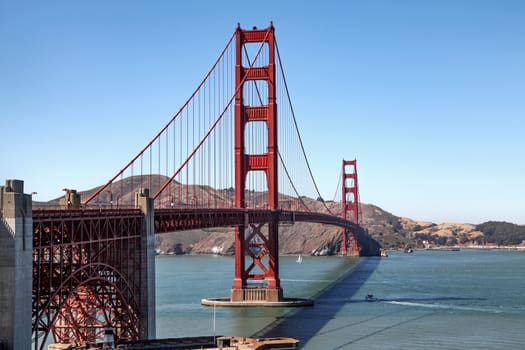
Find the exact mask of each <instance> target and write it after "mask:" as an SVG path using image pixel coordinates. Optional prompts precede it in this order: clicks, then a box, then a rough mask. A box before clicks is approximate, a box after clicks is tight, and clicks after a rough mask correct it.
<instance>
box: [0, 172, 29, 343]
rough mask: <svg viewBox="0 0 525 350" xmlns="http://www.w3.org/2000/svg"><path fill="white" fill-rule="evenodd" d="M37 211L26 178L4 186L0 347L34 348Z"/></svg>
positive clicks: (0, 197)
mask: <svg viewBox="0 0 525 350" xmlns="http://www.w3.org/2000/svg"><path fill="white" fill-rule="evenodd" d="M32 251H33V214H32V201H31V195H28V194H24V182H23V181H21V180H7V181H6V184H5V186H0V349H2V350H4V349H5V350H12V349H31V335H32V320H31V318H32V316H31V313H32V292H33V291H32V288H33V269H32V267H33V258H32Z"/></svg>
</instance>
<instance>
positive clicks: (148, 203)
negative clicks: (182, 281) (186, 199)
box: [135, 189, 156, 339]
mask: <svg viewBox="0 0 525 350" xmlns="http://www.w3.org/2000/svg"><path fill="white" fill-rule="evenodd" d="M135 206H136V207H137V208H140V209H141V210H142V212H143V213H144V226H143V228H142V242H141V245H142V248H141V258H140V259H141V266H142V269H141V270H142V271H141V275H142V278H143V280H142V287H141V313H142V316H143V317H142V319H141V321H140V336H141V338H142V339H155V338H156V330H155V320H156V315H155V212H154V210H155V209H154V203H153V199H152V198H150V196H149V190H148V189H141V190H140V192H136V193H135Z"/></svg>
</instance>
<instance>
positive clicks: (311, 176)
mask: <svg viewBox="0 0 525 350" xmlns="http://www.w3.org/2000/svg"><path fill="white" fill-rule="evenodd" d="M275 50H276V52H277V59H278V61H279V67H280V69H281V74H282V75H283V83H284V87H285V91H286V96H287V98H288V103H289V105H290V110H291V113H292V117H293V122H294V125H295V130H296V132H297V136H298V137H299V144H300V145H301V150H302V152H303V156H304V159H305V161H306V166H307V167H308V172H309V173H310V178H311V179H312V182H313V184H314V186H315V190H316V192H317V195H318V197H319V198H321V199H322V198H323V197H322V196H321V193H320V191H319V187H318V186H317V183H316V181H315V178H314V175H313V173H312V168H311V167H310V162H309V161H308V157H307V156H306V151H305V149H304V144H303V140H302V138H301V134H300V132H299V126H298V125H297V119H296V118H295V111H294V109H293V105H292V99H291V97H290V91H289V90H288V84H287V82H286V77H285V75H284V68H283V64H282V61H281V54H280V53H279V47H278V45H277V40H275ZM322 203H323V206H324V207H325V209H326V210H327V211H328V212H329V213H330V214H332V215H334V213H332V211H331V210H330V208H328V206H327V205H326V202H325V201H324V200H322Z"/></svg>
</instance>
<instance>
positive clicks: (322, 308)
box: [253, 257, 381, 344]
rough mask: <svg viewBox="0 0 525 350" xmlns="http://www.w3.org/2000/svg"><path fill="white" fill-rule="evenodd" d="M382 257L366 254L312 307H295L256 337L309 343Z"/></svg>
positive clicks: (320, 294)
mask: <svg viewBox="0 0 525 350" xmlns="http://www.w3.org/2000/svg"><path fill="white" fill-rule="evenodd" d="M380 261H381V258H379V257H369V258H364V259H363V260H362V261H361V262H359V264H358V265H357V266H356V267H355V268H354V269H353V270H351V271H349V272H348V273H347V274H346V275H344V276H342V277H341V278H340V279H339V280H337V281H336V282H334V283H333V284H332V285H330V286H328V287H327V288H326V289H325V290H323V291H321V292H320V293H319V294H318V295H316V296H315V303H314V306H312V307H306V308H301V309H298V310H292V311H291V312H290V313H289V314H287V315H286V316H284V317H282V318H280V319H277V320H275V321H274V322H272V323H271V324H270V325H268V326H267V327H265V328H264V329H262V330H261V331H259V332H257V333H256V334H254V335H253V336H254V337H280V336H283V335H288V336H293V337H294V338H297V339H299V340H300V342H301V344H306V343H307V342H308V341H309V340H310V339H311V338H313V337H314V336H315V335H316V334H318V333H319V331H320V330H321V329H322V328H323V327H324V326H325V325H326V324H327V323H328V322H330V320H332V319H333V318H334V317H335V315H336V314H337V313H338V312H339V311H340V310H341V309H342V308H343V307H344V306H345V304H347V303H350V302H351V300H350V299H351V298H352V296H353V295H355V294H356V293H357V292H358V291H359V289H360V288H361V287H362V286H363V284H364V283H365V282H366V281H367V280H368V278H369V277H370V275H371V274H372V273H373V272H374V271H375V270H376V268H377V266H378V265H379V262H380Z"/></svg>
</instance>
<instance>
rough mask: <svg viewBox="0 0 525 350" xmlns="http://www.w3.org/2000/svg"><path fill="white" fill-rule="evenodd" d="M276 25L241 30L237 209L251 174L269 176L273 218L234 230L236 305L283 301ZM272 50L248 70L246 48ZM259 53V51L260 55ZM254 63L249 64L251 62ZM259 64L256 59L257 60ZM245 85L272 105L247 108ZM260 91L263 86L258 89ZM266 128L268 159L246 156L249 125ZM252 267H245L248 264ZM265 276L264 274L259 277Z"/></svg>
mask: <svg viewBox="0 0 525 350" xmlns="http://www.w3.org/2000/svg"><path fill="white" fill-rule="evenodd" d="M274 40H275V39H274V27H273V24H270V26H269V27H268V28H266V29H263V30H258V29H256V28H255V27H254V28H253V30H243V29H241V28H240V25H238V26H237V30H236V66H235V80H236V84H235V87H236V95H235V207H237V208H247V203H246V198H245V194H246V191H247V190H249V189H248V188H246V178H247V175H248V173H249V172H251V171H260V172H264V174H265V176H266V183H267V186H268V200H267V202H268V208H269V209H270V210H271V211H272V212H274V215H273V219H272V221H270V222H269V223H267V224H266V225H267V228H264V227H263V226H262V225H256V224H252V223H250V222H248V220H246V222H245V224H244V225H240V226H236V228H235V276H234V280H233V287H232V290H231V301H268V302H276V301H280V300H281V299H282V289H281V286H280V280H279V261H278V259H279V257H278V247H279V245H278V229H279V221H278V213H277V209H278V189H277V169H278V163H277V155H278V148H277V105H276V100H275V90H276V87H275V41H274ZM250 43H255V44H257V43H260V44H261V46H262V47H263V45H267V47H266V49H267V52H268V61H267V62H265V63H267V64H265V65H257V66H255V64H253V63H249V66H243V59H242V57H243V50H246V48H245V45H246V44H250ZM259 52H260V51H259ZM248 62H249V59H248ZM254 62H255V58H254ZM245 83H251V84H258V83H260V85H261V86H264V85H266V86H267V88H268V91H267V94H264V93H263V96H267V97H268V99H267V101H261V105H260V106H246V105H244V98H245V96H244V87H245ZM256 86H259V85H256ZM253 122H259V123H260V122H264V123H265V125H266V128H267V150H266V153H264V154H247V149H246V144H247V142H248V141H250V140H246V133H245V130H246V128H247V125H248V124H249V123H253ZM250 258H251V263H250V265H249V266H246V265H247V263H246V260H247V259H250ZM256 270H260V271H261V272H260V273H255V271H256ZM249 281H251V282H259V283H261V282H262V287H263V288H260V287H261V286H260V285H259V288H249V285H248V282H249Z"/></svg>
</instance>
